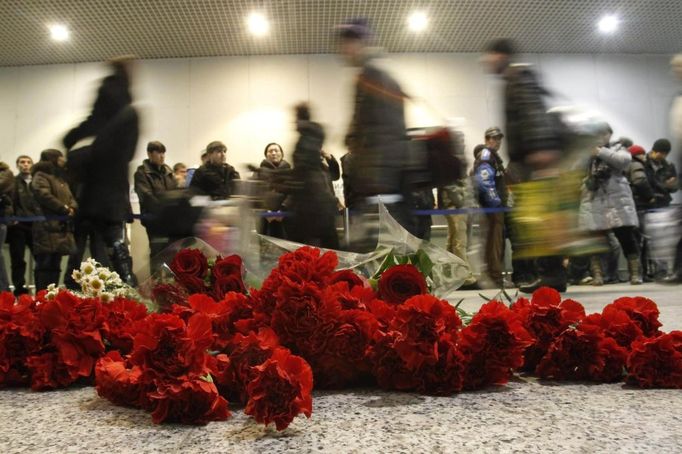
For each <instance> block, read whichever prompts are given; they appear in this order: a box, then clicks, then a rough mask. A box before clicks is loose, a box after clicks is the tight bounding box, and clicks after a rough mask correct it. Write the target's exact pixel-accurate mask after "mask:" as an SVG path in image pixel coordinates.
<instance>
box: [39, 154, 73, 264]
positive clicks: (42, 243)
mask: <svg viewBox="0 0 682 454" xmlns="http://www.w3.org/2000/svg"><path fill="white" fill-rule="evenodd" d="M31 192H32V193H33V196H34V197H35V200H36V204H37V206H38V208H39V210H40V212H41V214H43V215H45V216H64V215H66V214H68V213H69V208H73V209H76V208H77V207H78V204H77V203H76V200H75V199H74V197H73V195H72V194H71V190H70V189H69V185H68V184H67V183H66V181H65V180H64V179H63V178H62V177H61V175H60V174H59V172H58V170H57V169H55V167H54V164H52V163H50V162H45V161H41V162H38V163H37V164H36V165H35V166H33V180H32V181H31ZM75 247H76V243H75V240H74V237H73V230H72V227H71V222H70V221H60V220H54V219H53V220H47V221H38V222H34V223H33V253H34V254H61V255H68V254H71V253H72V252H73V251H74V250H75Z"/></svg>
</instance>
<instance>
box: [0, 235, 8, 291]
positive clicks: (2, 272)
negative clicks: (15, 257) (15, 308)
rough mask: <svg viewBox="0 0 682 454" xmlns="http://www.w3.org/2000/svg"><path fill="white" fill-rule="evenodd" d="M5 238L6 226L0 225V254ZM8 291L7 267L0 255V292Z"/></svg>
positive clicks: (2, 256) (3, 257)
mask: <svg viewBox="0 0 682 454" xmlns="http://www.w3.org/2000/svg"><path fill="white" fill-rule="evenodd" d="M5 238H7V225H6V224H0V252H2V249H1V248H2V247H4V246H5ZM8 290H9V279H8V278H7V266H6V264H5V256H4V255H0V291H2V292H4V291H8Z"/></svg>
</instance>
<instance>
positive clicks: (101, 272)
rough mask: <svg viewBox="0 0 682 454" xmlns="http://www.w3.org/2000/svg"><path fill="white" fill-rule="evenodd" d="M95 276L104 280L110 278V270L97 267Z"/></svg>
mask: <svg viewBox="0 0 682 454" xmlns="http://www.w3.org/2000/svg"><path fill="white" fill-rule="evenodd" d="M97 276H98V277H99V278H100V279H102V280H103V281H105V282H106V281H107V280H109V279H110V278H111V271H109V270H108V269H107V268H98V269H97Z"/></svg>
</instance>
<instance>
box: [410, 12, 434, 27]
mask: <svg viewBox="0 0 682 454" xmlns="http://www.w3.org/2000/svg"><path fill="white" fill-rule="evenodd" d="M427 25H429V18H428V17H427V16H426V13H425V12H423V11H415V12H413V13H412V14H410V17H408V18H407V26H408V28H409V29H410V31H413V32H422V31H424V30H426V27H427Z"/></svg>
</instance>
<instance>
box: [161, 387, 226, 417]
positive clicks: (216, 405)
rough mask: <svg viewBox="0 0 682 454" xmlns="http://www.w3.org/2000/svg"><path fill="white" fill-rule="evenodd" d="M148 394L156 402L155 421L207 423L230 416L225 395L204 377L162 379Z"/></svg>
mask: <svg viewBox="0 0 682 454" xmlns="http://www.w3.org/2000/svg"><path fill="white" fill-rule="evenodd" d="M149 398H150V399H151V401H152V402H153V405H155V409H154V412H153V413H152V420H153V421H154V423H156V424H160V423H162V422H179V423H183V424H208V423H209V422H211V421H225V420H226V419H227V418H229V417H230V412H229V411H228V409H227V401H226V400H225V398H223V397H222V396H220V394H219V393H218V389H217V388H216V386H215V384H213V383H209V382H207V381H206V380H204V379H203V378H192V379H189V380H179V381H169V382H163V383H161V384H159V387H158V389H157V390H156V391H155V392H153V393H150V394H149Z"/></svg>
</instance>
